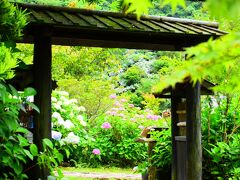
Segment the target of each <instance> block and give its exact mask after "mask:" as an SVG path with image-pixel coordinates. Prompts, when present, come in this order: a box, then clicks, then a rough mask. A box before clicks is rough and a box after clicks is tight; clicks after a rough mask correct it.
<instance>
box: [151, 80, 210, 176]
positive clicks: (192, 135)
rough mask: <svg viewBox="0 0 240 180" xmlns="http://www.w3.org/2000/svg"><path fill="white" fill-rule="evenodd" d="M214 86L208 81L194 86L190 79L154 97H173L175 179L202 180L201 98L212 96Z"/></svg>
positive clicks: (172, 122)
mask: <svg viewBox="0 0 240 180" xmlns="http://www.w3.org/2000/svg"><path fill="white" fill-rule="evenodd" d="M212 87H214V84H212V83H210V82H209V81H207V80H204V81H203V82H202V83H201V84H200V83H199V82H197V83H196V84H195V86H193V84H192V83H190V80H189V79H188V80H186V81H185V82H183V83H178V84H176V87H175V88H174V89H173V88H171V87H169V88H166V89H165V90H163V92H161V93H157V94H155V97H158V98H171V128H172V152H173V160H172V179H177V180H191V179H202V174H201V172H202V147H201V114H200V113H201V112H200V110H201V108H200V95H211V94H213V92H212V91H211V88H212ZM166 94H168V95H166Z"/></svg>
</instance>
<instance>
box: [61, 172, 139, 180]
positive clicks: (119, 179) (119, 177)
mask: <svg viewBox="0 0 240 180" xmlns="http://www.w3.org/2000/svg"><path fill="white" fill-rule="evenodd" d="M63 174H64V175H66V176H68V177H70V176H73V177H81V178H86V179H87V178H91V179H99V180H108V179H116V180H126V179H135V180H140V179H141V174H125V173H97V172H69V171H63Z"/></svg>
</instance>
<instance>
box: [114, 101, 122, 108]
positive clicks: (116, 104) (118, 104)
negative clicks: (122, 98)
mask: <svg viewBox="0 0 240 180" xmlns="http://www.w3.org/2000/svg"><path fill="white" fill-rule="evenodd" d="M114 106H118V107H121V106H123V105H122V104H121V103H120V102H119V101H116V102H115V103H114Z"/></svg>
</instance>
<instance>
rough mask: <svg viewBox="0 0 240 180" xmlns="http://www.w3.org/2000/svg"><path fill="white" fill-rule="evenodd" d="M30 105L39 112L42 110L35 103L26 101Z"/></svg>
mask: <svg viewBox="0 0 240 180" xmlns="http://www.w3.org/2000/svg"><path fill="white" fill-rule="evenodd" d="M26 103H27V104H28V105H29V106H30V107H32V108H33V109H34V110H35V111H37V112H38V113H40V110H39V108H38V107H37V106H36V105H35V104H33V103H31V102H28V101H27V102H26Z"/></svg>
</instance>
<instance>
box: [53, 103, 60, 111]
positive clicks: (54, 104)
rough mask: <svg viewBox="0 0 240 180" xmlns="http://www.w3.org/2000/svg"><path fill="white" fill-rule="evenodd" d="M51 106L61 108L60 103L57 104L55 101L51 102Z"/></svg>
mask: <svg viewBox="0 0 240 180" xmlns="http://www.w3.org/2000/svg"><path fill="white" fill-rule="evenodd" d="M53 107H54V108H55V109H58V110H59V109H61V105H59V104H57V103H53Z"/></svg>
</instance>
